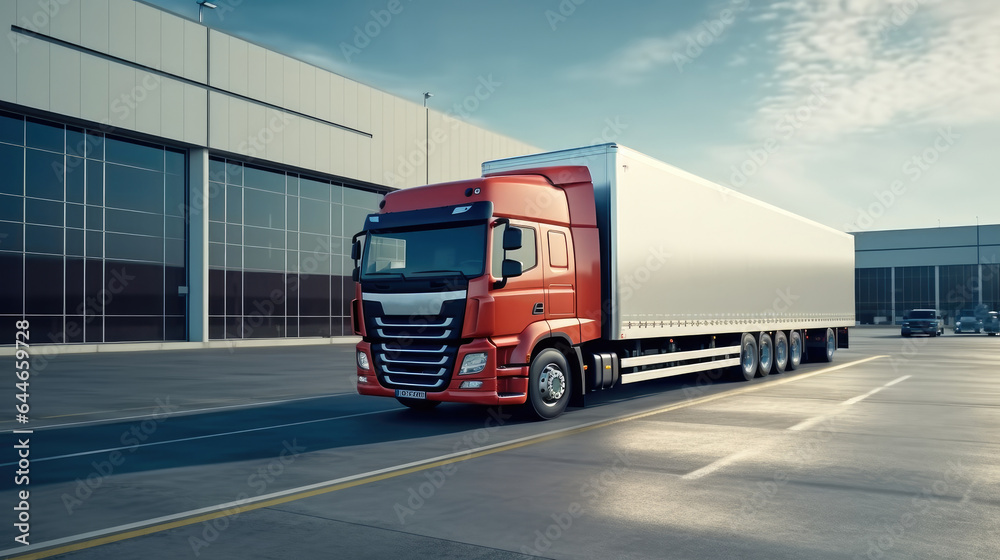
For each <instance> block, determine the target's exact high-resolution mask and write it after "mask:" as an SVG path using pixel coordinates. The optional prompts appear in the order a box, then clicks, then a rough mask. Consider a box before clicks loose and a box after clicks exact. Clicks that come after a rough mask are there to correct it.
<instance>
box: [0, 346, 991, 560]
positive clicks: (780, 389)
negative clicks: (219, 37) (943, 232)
mask: <svg viewBox="0 0 1000 560" xmlns="http://www.w3.org/2000/svg"><path fill="white" fill-rule="evenodd" d="M851 346H852V347H851V348H850V349H849V350H840V351H838V353H837V355H836V358H835V361H834V363H833V364H806V365H804V366H803V367H802V368H801V369H799V370H797V371H795V372H790V373H785V374H782V375H774V376H770V377H768V378H763V379H757V380H755V381H753V382H750V383H747V382H735V381H730V380H728V379H725V378H719V376H716V375H707V374H700V375H699V374H694V375H688V376H682V377H677V378H671V379H665V380H659V381H651V382H646V383H639V384H635V385H631V386H628V387H624V388H618V389H616V390H613V391H607V392H604V393H599V394H592V395H591V396H590V397H589V398H588V406H587V407H586V408H582V409H581V408H574V409H570V410H569V411H568V412H567V413H566V414H564V415H563V416H561V417H559V418H557V419H555V420H552V421H548V422H531V421H526V420H523V419H519V418H518V417H517V416H516V415H511V414H510V412H511V411H509V410H498V409H481V408H477V407H471V406H463V405H454V404H446V405H443V406H440V407H438V408H437V409H435V410H433V411H431V412H429V413H417V412H414V411H410V410H407V409H404V408H403V407H401V406H400V405H399V404H398V403H396V402H395V401H394V400H391V399H376V398H365V397H361V396H359V395H357V394H355V392H354V390H353V386H352V382H353V377H354V368H353V347H352V346H350V345H335V346H317V347H295V348H281V349H268V348H252V349H251V348H248V349H237V350H233V351H230V350H192V351H176V352H158V353H141V354H140V353H135V354H132V353H128V354H126V353H123V354H93V355H63V356H56V357H53V358H51V359H50V360H49V363H48V364H47V366H46V368H45V369H44V371H42V372H40V373H38V375H37V376H36V377H33V378H32V395H31V399H32V410H33V412H34V415H33V419H32V427H33V428H34V430H35V431H34V433H33V434H31V435H30V449H31V453H30V460H31V464H30V477H31V483H30V490H31V492H30V500H29V501H30V519H31V522H30V525H31V543H32V544H31V546H30V547H23V546H20V545H17V543H15V542H14V540H13V539H14V537H15V536H16V535H17V534H18V533H17V532H16V529H14V528H12V527H11V526H10V525H11V524H10V523H8V524H7V527H8V528H7V529H5V531H7V535H8V536H7V543H10V545H9V546H5V547H3V548H5V549H6V550H3V551H2V555H3V556H5V557H25V558H44V557H60V558H62V557H65V558H74V559H86V558H102V559H103V558H109V557H115V558H135V557H143V558H146V559H149V560H152V559H157V558H171V559H176V558H187V557H192V558H311V557H321V556H322V557H331V556H332V557H337V558H383V557H388V556H404V557H434V558H521V557H530V556H541V557H549V558H609V557H616V558H619V557H621V558H624V557H628V558H664V557H676V558H737V557H738V558H761V559H765V558H766V559H774V558H789V559H801V558H873V559H880V558H884V559H891V558H997V557H1000V537H998V535H1000V488H998V486H997V485H996V484H995V481H996V480H998V479H1000V466H998V464H997V461H996V457H997V456H998V454H1000V339H998V338H996V337H987V336H985V335H978V336H976V335H961V336H956V335H954V334H953V333H952V332H950V330H949V331H948V332H946V334H945V336H944V337H940V338H925V337H919V338H918V337H914V338H907V339H904V338H902V337H900V335H899V331H898V330H896V329H889V328H858V329H854V330H853V331H852V333H851ZM2 427H3V429H5V430H7V431H8V432H10V430H12V429H16V428H17V426H16V425H13V423H12V422H7V423H5V424H4V425H3V426H2ZM7 437H8V440H9V441H11V442H12V443H11V444H10V445H8V446H7V449H8V451H7V454H6V456H5V457H0V462H2V463H4V469H6V470H7V472H8V473H10V472H12V471H13V470H14V469H15V468H16V462H17V455H16V451H15V449H14V448H13V446H14V445H15V444H16V441H14V440H15V439H16V438H17V437H23V436H20V435H18V434H11V433H8V434H7ZM12 481H13V478H12V477H10V476H7V477H4V478H3V487H2V488H3V491H2V492H0V502H2V503H4V504H8V506H7V507H13V506H15V505H16V504H18V502H19V499H18V497H17V496H16V495H15V493H14V491H13V485H12ZM19 555H23V556H19Z"/></svg>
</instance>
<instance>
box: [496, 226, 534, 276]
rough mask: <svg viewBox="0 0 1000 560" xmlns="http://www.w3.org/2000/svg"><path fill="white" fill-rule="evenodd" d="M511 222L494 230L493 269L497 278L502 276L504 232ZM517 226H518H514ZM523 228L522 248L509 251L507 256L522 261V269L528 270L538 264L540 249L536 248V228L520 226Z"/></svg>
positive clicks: (520, 228)
mask: <svg viewBox="0 0 1000 560" xmlns="http://www.w3.org/2000/svg"><path fill="white" fill-rule="evenodd" d="M508 227H511V226H510V225H509V224H505V225H502V226H499V227H497V228H495V229H494V230H493V255H492V257H493V258H492V261H493V263H492V266H493V268H492V271H493V276H494V277H495V278H499V277H500V263H502V262H503V243H502V240H503V232H504V230H505V229H506V228H508ZM514 227H516V226H514ZM517 229H519V230H521V248H520V249H518V250H516V251H508V252H507V258H508V259H513V260H515V261H521V265H522V270H524V271H528V270H531V269H532V268H535V266H537V265H538V257H537V255H538V251H537V250H536V249H535V230H534V228H527V227H519V228H517Z"/></svg>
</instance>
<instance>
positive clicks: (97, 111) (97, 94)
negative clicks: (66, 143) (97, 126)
mask: <svg viewBox="0 0 1000 560" xmlns="http://www.w3.org/2000/svg"><path fill="white" fill-rule="evenodd" d="M110 66H111V63H110V62H108V61H107V60H103V59H100V58H97V57H93V56H83V57H82V58H81V59H80V117H81V118H84V119H87V120H89V121H93V122H99V123H100V122H105V121H107V120H108V119H110V117H111V112H110V110H111V108H110V106H109V103H108V98H109V97H110V93H109V91H110V90H109V89H108V88H109V80H110V71H111V70H110Z"/></svg>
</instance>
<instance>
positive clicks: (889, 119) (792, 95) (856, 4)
mask: <svg viewBox="0 0 1000 560" xmlns="http://www.w3.org/2000/svg"><path fill="white" fill-rule="evenodd" d="M959 4H960V6H956V5H959ZM777 6H778V9H777V10H776V11H775V12H773V13H775V14H778V15H779V16H780V17H779V20H780V25H781V27H780V30H778V31H776V32H775V33H773V35H772V39H773V41H774V43H775V49H776V53H775V54H776V55H777V63H776V66H775V70H774V75H773V80H774V82H775V84H776V85H775V86H774V87H773V88H771V89H770V91H768V92H767V93H768V95H767V97H766V98H765V99H763V100H762V101H761V103H760V105H759V110H758V112H757V114H756V116H755V118H754V131H755V133H756V134H755V135H756V136H767V135H769V134H773V130H774V126H775V123H777V122H778V121H779V120H781V119H783V118H786V117H787V115H789V114H794V113H795V111H796V110H797V109H799V108H800V107H802V106H803V105H804V104H806V103H807V100H808V98H809V96H811V95H812V94H813V93H814V90H815V88H816V86H817V85H818V86H820V87H822V89H823V92H824V94H825V95H826V96H827V97H828V99H829V102H828V103H826V104H825V105H824V107H823V108H822V110H820V111H817V112H816V114H815V115H813V116H812V118H811V119H810V120H809V122H808V126H804V127H803V129H802V136H801V138H802V139H808V140H813V141H833V140H836V139H837V138H840V137H843V136H845V135H849V134H853V133H867V132H874V131H878V130H882V129H886V128H888V127H894V126H900V125H903V126H906V125H928V124H929V125H962V124H965V123H980V122H983V121H996V120H1000V10H997V9H996V7H995V6H994V2H993V0H981V1H977V0H963V1H956V0H949V1H948V2H943V1H936V0H919V1H918V0H903V1H898V0H897V1H889V0H855V1H848V2H843V1H839V0H799V1H795V2H785V3H782V4H779V5H777Z"/></svg>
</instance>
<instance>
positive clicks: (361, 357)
mask: <svg viewBox="0 0 1000 560" xmlns="http://www.w3.org/2000/svg"><path fill="white" fill-rule="evenodd" d="M358 367H360V368H361V369H369V366H368V354H365V353H364V352H362V351H360V350H358Z"/></svg>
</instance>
